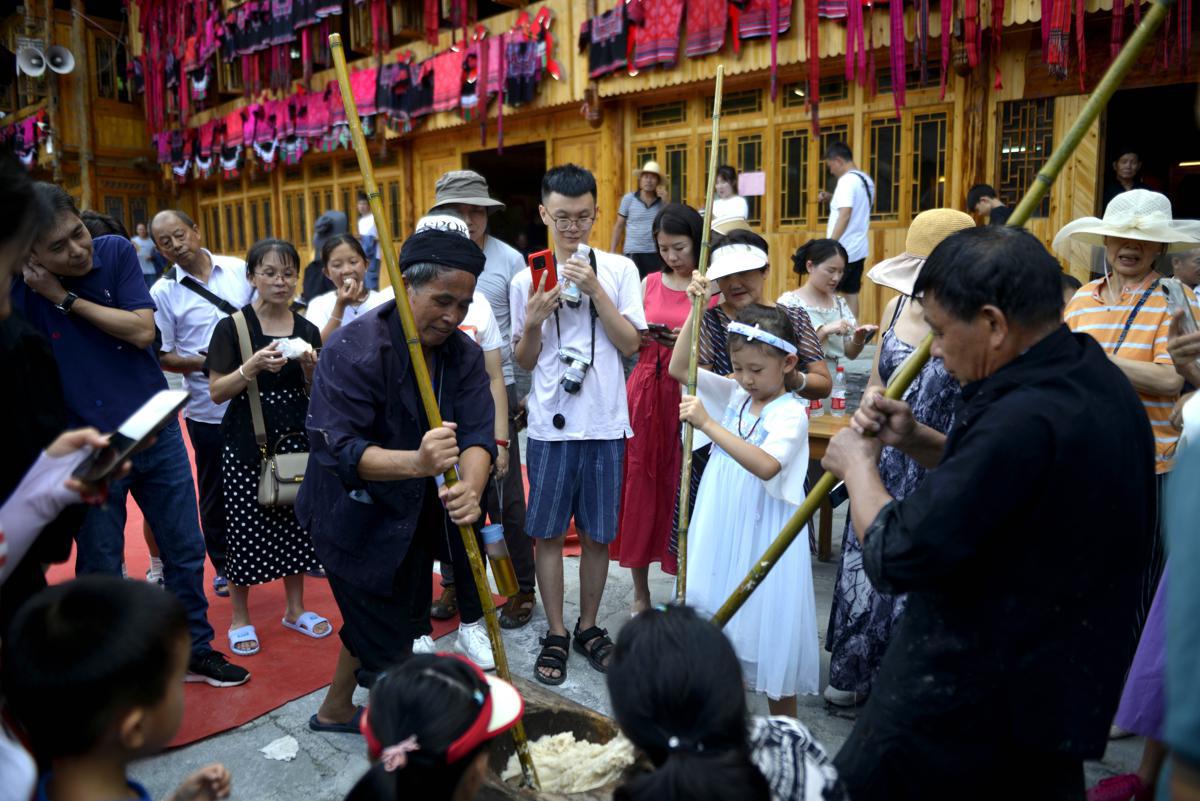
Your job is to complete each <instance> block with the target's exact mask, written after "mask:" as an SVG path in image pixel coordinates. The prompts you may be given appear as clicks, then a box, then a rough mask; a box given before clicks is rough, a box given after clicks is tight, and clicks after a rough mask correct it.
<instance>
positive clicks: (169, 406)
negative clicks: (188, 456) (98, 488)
mask: <svg viewBox="0 0 1200 801" xmlns="http://www.w3.org/2000/svg"><path fill="white" fill-rule="evenodd" d="M187 400H188V394H187V391H186V390H182V389H164V390H163V391H162V392H158V393H155V395H154V396H153V397H151V398H150V400H148V401H146V402H145V403H144V404H143V405H142V408H140V409H138V410H137V411H136V412H134V413H133V415H132V416H131V417H130V418H129V419H128V420H126V421H125V422H124V423H122V424H121V427H120V428H118V429H117V430H116V431H115V432H114V433H113V435H112V436H111V437H109V440H108V445H107V446H106V447H104V448H101V449H100V450H98V451H95V452H94V453H92V454H91V455H90V456H88V457H87V458H86V459H84V460H83V461H82V462H81V463H80V464H79V467H76V468H75V471H74V472H73V473H71V476H72V477H73V478H77V479H79V480H80V481H82V482H84V483H86V484H100V483H102V482H104V481H105V480H107V479H108V477H109V476H110V475H112V474H113V473H114V472H115V471H116V470H117V469H118V468H119V467H120V466H121V464H122V463H123V462H124V461H125V460H126V459H128V458H129V457H130V456H132V455H133V454H134V453H136V452H137V451H138V450H139V448H141V447H142V446H143V445H144V444H145V443H146V442H147V441H149V440H150V438H151V437H153V436H154V435H155V434H157V433H158V432H159V431H162V430H163V429H164V428H165V427H166V426H167V424H168V423H170V422H171V421H172V420H174V419H175V416H176V415H177V414H179V410H180V409H182V408H183V407H184V405H186V404H187Z"/></svg>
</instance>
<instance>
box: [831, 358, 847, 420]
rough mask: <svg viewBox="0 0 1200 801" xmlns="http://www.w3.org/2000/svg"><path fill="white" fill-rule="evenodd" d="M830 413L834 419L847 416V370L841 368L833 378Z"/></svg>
mask: <svg viewBox="0 0 1200 801" xmlns="http://www.w3.org/2000/svg"><path fill="white" fill-rule="evenodd" d="M829 413H830V414H832V415H833V416H834V417H845V416H846V368H845V367H839V368H838V369H837V373H836V374H834V376H833V395H831V396H830V398H829Z"/></svg>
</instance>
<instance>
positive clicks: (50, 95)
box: [42, 0, 82, 186]
mask: <svg viewBox="0 0 1200 801" xmlns="http://www.w3.org/2000/svg"><path fill="white" fill-rule="evenodd" d="M42 15H43V16H44V17H45V19H46V47H50V44H51V42H52V41H53V40H54V0H43V3H42ZM80 66H82V65H80ZM60 80H62V79H61V78H59V76H58V75H56V74H54V73H49V74H48V75H47V76H46V86H47V93H46V114H47V116H48V117H49V124H50V146H51V148H52V149H53V150H54V155H53V159H52V161H51V168H52V169H53V172H54V183H56V184H59V185H60V186H61V185H62V139H61V138H60V133H59V122H60V121H61V120H62V115H60V114H59V111H58V82H59V81H60ZM56 139H57V140H58V143H57V144H55V140H56Z"/></svg>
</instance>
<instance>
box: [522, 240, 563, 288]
mask: <svg viewBox="0 0 1200 801" xmlns="http://www.w3.org/2000/svg"><path fill="white" fill-rule="evenodd" d="M547 271H549V272H547ZM529 272H530V273H532V275H533V288H534V290H535V291H536V290H537V288H538V284H540V283H541V280H542V275H543V274H545V275H546V286H545V291H547V292H548V291H550V290H551V289H554V287H555V286H556V285H557V284H558V270H556V269H555V267H554V251H553V250H539V251H538V252H537V253H530V254H529Z"/></svg>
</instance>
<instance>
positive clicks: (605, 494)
mask: <svg viewBox="0 0 1200 801" xmlns="http://www.w3.org/2000/svg"><path fill="white" fill-rule="evenodd" d="M525 459H526V468H527V469H528V471H529V509H528V512H527V513H526V517H525V530H526V531H527V532H528V533H529V535H530V536H531V537H534V538H536V539H542V540H549V539H554V538H555V537H560V536H562V535H563V534H565V533H566V531H567V527H568V526H569V525H570V524H571V518H572V517H573V518H575V527H576V528H577V529H578V531H579V533H580V534H582V535H586V536H587V538H588V539H590V540H592V542H597V543H599V544H601V545H607V544H608V543H610V542H612V541H613V540H614V539H615V538H616V536H617V515H618V514H619V512H620V510H621V473H622V471H623V469H624V462H625V440H623V439H599V440H596V439H593V440H568V441H563V442H541V441H538V440H535V439H530V440H529V452H528V453H527V454H526V457H525Z"/></svg>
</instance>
